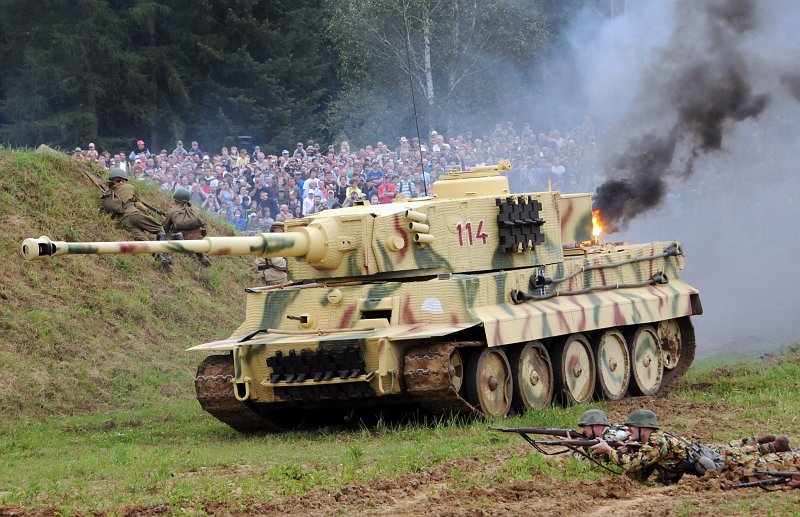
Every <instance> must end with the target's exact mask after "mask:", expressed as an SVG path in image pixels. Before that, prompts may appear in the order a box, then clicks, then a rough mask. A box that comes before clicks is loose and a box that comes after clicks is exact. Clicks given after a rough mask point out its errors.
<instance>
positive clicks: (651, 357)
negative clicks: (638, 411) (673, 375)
mask: <svg viewBox="0 0 800 517" xmlns="http://www.w3.org/2000/svg"><path fill="white" fill-rule="evenodd" d="M628 343H630V348H631V358H632V367H631V370H632V371H633V383H632V384H631V392H632V393H634V394H635V395H646V396H652V395H655V394H656V393H658V389H659V388H660V387H661V379H662V377H663V375H664V361H663V356H662V350H661V341H660V340H659V339H658V334H656V330H655V328H654V327H653V326H652V325H640V326H638V327H636V328H635V329H634V330H633V331H632V332H631V333H630V335H629V336H628Z"/></svg>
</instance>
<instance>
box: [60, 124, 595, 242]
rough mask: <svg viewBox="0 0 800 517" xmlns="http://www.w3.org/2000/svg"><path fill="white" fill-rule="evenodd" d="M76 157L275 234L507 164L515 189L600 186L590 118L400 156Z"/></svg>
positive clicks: (91, 153)
mask: <svg viewBox="0 0 800 517" xmlns="http://www.w3.org/2000/svg"><path fill="white" fill-rule="evenodd" d="M74 155H75V156H76V157H78V158H79V159H82V160H87V161H91V162H95V163H97V164H98V165H100V166H102V167H105V168H107V169H110V168H114V167H119V168H121V169H123V170H125V171H126V172H127V173H128V174H129V177H134V178H137V179H140V180H143V181H146V182H150V183H152V184H155V185H157V186H158V187H159V188H161V189H162V190H165V191H168V192H174V191H175V190H176V189H177V188H180V187H182V188H185V189H187V190H188V191H189V192H190V199H191V201H192V203H193V204H194V205H196V206H199V207H201V208H202V209H203V210H205V211H206V212H208V213H211V214H214V215H216V216H218V217H220V218H222V219H224V220H226V221H228V222H229V223H231V224H232V225H234V226H235V227H236V228H237V229H238V230H239V231H241V232H267V231H269V229H270V226H271V225H272V223H273V222H275V221H277V222H283V221H286V220H288V219H292V218H295V217H303V216H306V215H309V214H313V213H317V212H320V211H323V210H327V209H330V208H339V207H346V206H352V205H353V204H355V203H364V202H367V201H368V202H369V203H371V204H378V203H391V202H392V201H393V200H394V199H395V198H396V197H398V196H405V197H407V198H415V197H420V196H424V195H430V194H432V193H433V184H434V182H436V180H437V179H438V177H439V176H440V175H441V174H442V173H443V172H445V171H448V170H451V168H453V167H458V168H460V169H461V170H467V169H470V168H472V167H475V166H480V165H490V164H496V163H498V162H499V160H502V159H510V160H511V162H512V170H511V171H510V172H509V173H508V174H509V181H510V182H511V185H512V191H517V192H532V191H540V190H547V189H548V187H552V189H553V190H559V189H561V190H564V191H571V192H575V191H581V189H582V190H583V191H585V190H587V189H592V190H593V184H594V182H595V181H596V178H595V166H594V164H595V162H596V160H595V158H596V145H595V141H594V132H593V128H592V126H591V122H590V121H589V120H588V119H587V120H586V121H585V122H584V124H582V125H581V126H580V127H578V128H575V129H573V130H571V131H569V132H566V133H564V134H563V135H562V133H561V132H560V131H559V130H558V129H554V130H551V131H549V132H548V133H541V132H540V133H538V134H537V133H535V132H534V131H533V130H532V129H531V128H530V125H529V124H525V125H524V126H523V128H522V130H521V131H519V132H517V131H516V130H515V129H514V126H513V124H512V123H511V122H508V123H506V124H505V125H504V124H501V123H498V124H496V126H495V129H494V130H493V131H491V132H488V133H486V134H481V135H479V136H474V135H473V133H472V132H471V131H466V132H464V133H459V134H457V135H455V136H453V137H451V138H448V139H445V137H444V135H441V134H439V133H438V132H437V131H431V132H430V134H429V138H428V140H427V141H424V142H422V143H421V144H420V142H419V140H418V139H417V138H411V139H409V138H407V137H405V136H403V137H401V138H400V139H399V140H398V141H397V143H396V145H393V146H392V147H391V148H390V147H389V145H387V144H386V143H384V142H381V141H379V142H377V143H376V144H375V145H374V146H372V145H367V146H365V147H363V148H359V149H356V148H351V146H350V144H349V143H348V142H346V141H343V142H341V143H340V144H339V145H338V147H337V146H334V145H328V146H327V147H325V148H322V147H321V146H320V144H319V143H318V142H315V141H313V140H307V141H306V142H297V144H296V145H295V146H294V148H293V149H291V150H289V149H283V150H281V151H280V153H277V152H276V153H275V154H271V153H269V152H268V151H266V150H262V149H261V147H260V146H257V145H256V146H255V147H254V148H252V149H246V148H237V147H235V146H233V147H230V148H228V147H223V148H221V149H220V150H219V152H208V151H204V150H202V148H201V147H200V145H199V143H198V142H196V141H194V142H191V145H190V146H189V148H188V149H187V148H186V147H185V146H184V144H183V142H182V141H180V140H179V141H178V142H176V145H175V148H174V149H173V150H172V151H169V150H167V149H160V150H159V151H158V152H155V153H153V152H151V151H150V150H149V149H148V147H147V145H146V142H144V141H143V140H139V141H138V142H137V143H136V146H135V148H134V149H132V150H131V151H130V152H129V153H125V152H118V153H116V154H111V153H110V152H108V151H104V152H102V153H101V152H98V150H97V149H96V148H95V145H94V144H93V143H90V144H89V146H88V149H86V150H83V149H81V148H77V149H75V152H74Z"/></svg>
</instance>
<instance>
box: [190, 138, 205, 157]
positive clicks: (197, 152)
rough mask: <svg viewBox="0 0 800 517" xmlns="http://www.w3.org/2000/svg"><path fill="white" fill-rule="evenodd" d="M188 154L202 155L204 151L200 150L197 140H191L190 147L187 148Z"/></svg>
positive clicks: (193, 155)
mask: <svg viewBox="0 0 800 517" xmlns="http://www.w3.org/2000/svg"><path fill="white" fill-rule="evenodd" d="M188 154H189V156H192V157H202V156H203V155H204V154H205V153H204V152H203V151H201V150H200V144H198V143H197V140H193V141H192V147H191V149H189V151H188Z"/></svg>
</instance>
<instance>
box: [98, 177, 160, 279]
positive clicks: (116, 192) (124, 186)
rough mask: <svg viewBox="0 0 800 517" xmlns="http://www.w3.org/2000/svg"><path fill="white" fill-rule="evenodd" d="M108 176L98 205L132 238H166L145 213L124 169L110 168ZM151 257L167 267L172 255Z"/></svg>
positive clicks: (154, 221) (158, 226) (158, 254)
mask: <svg viewBox="0 0 800 517" xmlns="http://www.w3.org/2000/svg"><path fill="white" fill-rule="evenodd" d="M108 178H109V188H108V190H106V191H105V192H104V193H103V194H102V195H101V196H100V207H101V208H102V209H103V210H105V211H106V212H108V213H109V214H111V217H113V218H115V219H117V224H118V225H119V227H120V228H122V229H123V230H128V231H129V232H131V234H133V240H135V241H149V240H150V235H149V234H152V235H155V236H156V238H157V239H158V240H160V241H163V240H166V239H167V236H166V234H165V232H164V229H163V228H162V227H161V225H160V224H158V222H157V221H156V220H155V219H153V218H152V217H150V216H149V215H147V214H146V213H145V210H146V208H145V206H144V205H143V204H142V203H141V201H139V196H138V194H137V193H136V187H134V186H133V185H131V184H130V183H128V176H127V174H126V173H125V171H123V170H122V169H111V172H110V173H109V175H108ZM120 180H124V181H120ZM153 257H155V259H156V260H157V261H159V262H161V264H163V265H164V266H165V267H166V268H167V269H169V266H170V264H172V257H170V256H169V255H167V254H165V253H154V254H153Z"/></svg>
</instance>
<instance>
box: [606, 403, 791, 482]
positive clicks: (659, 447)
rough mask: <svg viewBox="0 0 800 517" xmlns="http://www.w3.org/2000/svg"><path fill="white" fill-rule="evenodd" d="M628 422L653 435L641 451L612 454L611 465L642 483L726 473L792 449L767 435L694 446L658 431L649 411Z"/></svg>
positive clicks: (781, 438) (636, 415)
mask: <svg viewBox="0 0 800 517" xmlns="http://www.w3.org/2000/svg"><path fill="white" fill-rule="evenodd" d="M625 423H626V424H628V425H631V426H636V427H639V428H643V427H644V428H650V429H652V432H651V433H650V436H649V437H648V439H647V442H646V443H644V444H642V446H641V447H640V448H639V450H638V451H635V452H629V451H623V450H619V451H611V452H610V453H609V454H608V457H609V460H610V461H611V463H613V464H615V465H618V466H620V467H622V469H623V470H624V471H625V472H626V473H629V474H631V475H632V476H633V477H636V478H638V479H639V480H641V481H644V480H646V479H647V478H649V477H650V475H651V474H652V473H653V472H658V473H659V478H660V481H662V482H666V483H670V482H675V481H678V480H679V479H680V478H681V476H682V475H683V474H686V473H691V474H696V475H697V474H703V473H704V472H705V471H706V470H709V469H714V470H716V471H717V472H722V471H723V470H730V469H732V468H736V467H742V466H745V465H747V464H755V463H757V462H759V461H762V460H763V459H764V458H766V457H768V456H775V454H774V451H775V450H780V449H777V448H778V447H785V448H787V449H788V439H786V437H785V436H784V437H780V438H779V439H776V437H775V436H774V435H766V436H763V437H761V439H759V438H757V437H755V436H750V437H747V438H742V439H739V440H733V441H731V442H729V443H728V444H725V445H710V446H709V445H702V444H697V443H692V442H690V441H688V440H686V439H684V438H681V437H678V436H673V435H671V434H668V433H664V432H662V431H658V428H659V425H658V421H657V420H656V416H655V414H654V413H653V412H652V411H650V410H646V409H639V410H636V411H634V412H633V413H631V415H630V416H629V417H628V419H627V420H626V421H625ZM781 441H782V443H781ZM770 453H773V454H770ZM765 455H766V456H765Z"/></svg>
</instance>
